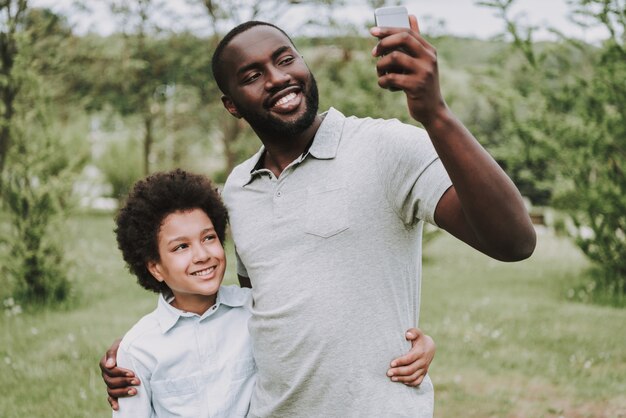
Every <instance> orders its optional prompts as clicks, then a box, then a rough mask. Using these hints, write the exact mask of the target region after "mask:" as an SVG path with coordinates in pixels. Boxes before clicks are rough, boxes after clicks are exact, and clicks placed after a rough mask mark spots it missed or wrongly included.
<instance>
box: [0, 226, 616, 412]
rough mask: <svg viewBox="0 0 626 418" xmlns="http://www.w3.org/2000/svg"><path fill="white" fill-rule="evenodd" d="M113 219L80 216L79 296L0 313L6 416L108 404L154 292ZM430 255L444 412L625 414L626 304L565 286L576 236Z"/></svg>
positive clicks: (576, 277) (427, 292)
mask: <svg viewBox="0 0 626 418" xmlns="http://www.w3.org/2000/svg"><path fill="white" fill-rule="evenodd" d="M112 229H113V223H112V221H111V219H110V216H81V217H78V218H77V219H76V220H75V221H74V222H73V223H72V225H71V228H70V230H69V231H68V233H67V236H66V237H65V238H66V239H67V240H68V241H67V242H68V255H69V256H70V257H71V258H72V260H73V264H74V269H75V271H76V273H77V277H78V279H77V282H76V283H75V287H76V289H77V294H76V297H75V302H74V303H73V304H72V305H71V306H70V307H69V308H67V309H61V310H56V311H40V312H26V313H22V314H19V315H12V316H7V315H2V316H0V336H1V338H2V344H0V367H1V373H0V393H2V396H1V397H0V416H1V417H4V418H13V417H16V418H17V417H20V418H21V417H50V418H54V417H64V418H69V417H90V418H91V417H106V416H110V410H109V407H108V403H107V402H106V396H105V390H104V384H103V383H102V381H101V378H100V373H99V369H98V367H97V363H98V360H99V358H100V357H101V356H102V354H103V353H104V350H105V349H106V347H108V346H109V345H110V343H111V341H112V340H113V339H115V338H116V337H119V336H121V335H123V333H124V331H125V330H126V329H128V328H129V327H130V326H131V325H132V324H133V323H134V322H135V321H136V319H137V318H138V317H140V316H141V315H143V314H145V313H146V312H148V311H150V310H152V309H153V307H154V303H155V295H153V294H150V293H148V292H146V291H144V290H143V289H141V288H139V286H137V285H135V284H133V283H132V282H133V279H132V278H131V277H130V276H129V274H128V273H127V271H126V270H125V269H124V267H123V264H122V262H121V259H120V255H119V252H118V251H117V249H116V245H115V241H114V238H113V233H112ZM229 250H230V251H232V248H231V247H230V246H229ZM231 254H232V252H231ZM426 256H427V262H426V263H425V266H424V283H423V286H422V289H423V296H422V306H423V308H422V318H421V325H422V327H423V328H424V329H425V330H426V331H427V332H428V333H429V334H431V335H432V336H433V337H434V338H435V341H436V342H437V346H438V351H437V355H436V359H435V361H434V363H433V365H432V367H431V376H432V378H433V380H434V382H435V388H436V409H435V416H436V417H438V418H447V417H461V416H462V417H481V418H484V417H507V418H508V417H511V418H513V417H532V418H538V417H568V418H569V417H572V418H578V417H594V418H595V417H607V418H608V417H611V418H615V417H626V412H625V411H626V381H625V379H624V376H626V350H624V346H626V339H625V336H624V323H626V310H624V309H616V308H610V307H601V306H594V305H585V304H581V303H577V302H572V301H571V300H570V299H568V298H567V292H568V290H569V289H571V288H572V287H573V286H575V285H576V284H577V283H579V282H581V281H583V280H584V279H585V276H584V275H585V269H586V267H587V265H586V263H585V260H584V258H583V257H582V255H581V254H580V253H579V251H578V250H577V249H576V248H575V247H573V246H572V245H571V244H570V243H569V242H568V241H566V240H564V239H560V238H557V237H555V236H553V235H551V234H547V233H544V234H541V235H540V236H539V245H538V248H537V251H536V253H535V255H534V256H533V257H532V258H531V259H530V260H527V261H524V262H521V263H515V264H504V263H499V262H496V261H492V260H490V259H489V258H487V257H485V256H482V255H480V254H477V253H476V252H475V251H473V250H471V249H469V248H466V247H465V246H463V245H462V244H460V243H458V242H457V241H455V240H454V239H453V238H451V237H449V236H448V235H445V234H442V235H441V236H439V237H438V238H436V239H434V241H433V242H432V243H430V244H429V245H428V247H427V254H426ZM230 260H234V257H232V256H231V257H230ZM233 267H234V263H233V262H231V265H230V266H229V270H228V274H227V277H228V278H229V280H228V282H229V283H234V280H233V278H234V277H235V276H234V269H233Z"/></svg>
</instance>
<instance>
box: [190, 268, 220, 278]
mask: <svg viewBox="0 0 626 418" xmlns="http://www.w3.org/2000/svg"><path fill="white" fill-rule="evenodd" d="M213 270H215V267H209V268H208V269H204V270H200V271H196V272H195V273H192V274H193V275H194V276H206V275H207V274H210V273H211V272H212V271H213Z"/></svg>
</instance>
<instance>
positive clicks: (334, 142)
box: [246, 107, 346, 184]
mask: <svg viewBox="0 0 626 418" xmlns="http://www.w3.org/2000/svg"><path fill="white" fill-rule="evenodd" d="M322 116H323V117H324V120H323V121H322V124H321V125H320V127H319V128H318V129H317V132H316V133H315V137H314V139H313V143H312V144H311V146H310V147H309V148H308V150H307V151H305V152H304V153H303V154H302V155H301V156H300V157H299V158H298V160H299V161H303V160H304V159H305V158H306V157H307V155H311V156H312V157H315V158H317V159H318V160H330V159H333V158H335V156H336V155H337V148H339V142H340V140H341V134H342V131H343V123H344V121H345V119H346V117H345V116H344V115H343V114H342V113H341V112H340V111H338V110H337V109H335V108H333V107H331V108H330V109H328V111H326V112H324V113H322ZM264 153H265V147H264V146H261V148H260V149H259V151H257V153H256V154H254V156H253V157H252V159H251V161H252V169H251V170H250V178H249V179H248V181H247V182H246V184H249V183H250V182H251V181H252V180H253V179H254V177H255V176H256V175H257V174H260V173H261V172H263V171H264V170H265V169H264V168H262V167H261V164H262V158H263V154H264Z"/></svg>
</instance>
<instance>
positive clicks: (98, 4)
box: [31, 0, 604, 42]
mask: <svg viewBox="0 0 626 418" xmlns="http://www.w3.org/2000/svg"><path fill="white" fill-rule="evenodd" d="M72 3H73V0H31V5H32V6H44V7H49V8H51V9H52V10H54V11H56V12H60V13H62V14H65V15H69V20H70V23H71V24H72V25H73V26H74V27H75V29H76V31H77V32H78V33H85V32H87V31H95V32H98V33H101V34H104V35H106V34H108V33H110V32H111V31H113V30H114V26H113V25H112V23H111V19H109V18H107V12H106V8H105V6H104V5H103V3H104V2H102V1H99V0H91V2H90V4H91V5H92V7H93V10H94V13H91V14H88V15H84V14H83V15H80V16H78V15H77V14H76V13H74V12H72ZM166 3H167V6H168V8H170V10H171V11H173V12H174V13H175V14H179V18H177V19H174V20H173V21H174V23H173V24H172V26H173V27H174V29H179V30H180V29H182V28H183V27H187V28H192V29H194V30H196V31H198V32H202V28H203V27H205V26H206V22H203V21H202V20H200V19H195V20H194V18H193V16H194V15H195V16H203V15H204V13H206V12H205V11H204V10H203V9H202V7H201V6H199V3H200V2H197V4H198V6H196V8H194V7H193V6H190V5H189V0H167V1H166ZM347 3H348V5H347V6H346V7H342V8H339V9H337V10H336V11H335V12H334V15H333V16H334V17H335V18H336V19H337V20H339V21H342V22H351V23H355V24H361V25H362V24H363V23H365V22H369V21H372V20H373V11H372V10H370V9H369V7H367V6H364V5H363V3H364V2H363V1H359V0H348V1H347ZM476 3H477V0H406V1H405V2H404V5H405V6H406V7H407V9H408V10H409V13H411V14H415V15H416V16H417V18H418V20H419V21H420V22H421V27H422V29H423V30H425V32H427V33H436V34H442V33H446V34H452V35H458V36H466V37H476V38H480V39H488V38H490V37H493V36H495V35H498V34H501V33H503V32H504V25H503V23H502V21H501V19H499V18H497V17H496V13H495V11H494V10H493V9H490V8H487V7H484V6H478V5H476ZM514 6H515V8H514V9H513V15H514V16H517V17H519V18H520V19H521V22H523V23H525V24H530V25H535V26H539V27H540V28H545V27H552V28H556V29H558V30H560V31H562V32H563V33H565V34H566V35H568V36H572V37H576V38H579V39H582V40H585V41H588V42H593V41H595V40H597V39H599V38H601V37H603V35H604V33H603V32H602V31H601V30H598V29H585V30H583V29H581V28H580V27H579V26H577V25H575V24H573V23H572V22H571V21H570V20H569V19H568V13H569V10H570V8H569V7H568V5H567V0H517V1H516V2H515V3H514ZM310 13H312V11H311V10H302V9H301V8H297V7H294V8H292V9H291V10H290V12H288V14H287V15H286V16H284V18H282V19H280V21H277V22H273V23H276V24H278V25H279V26H281V27H283V28H284V29H285V30H286V31H287V32H288V33H289V34H291V35H294V36H297V35H302V34H303V32H302V22H303V19H304V18H305V17H306V16H309V15H310ZM181 22H184V23H181ZM551 36H553V35H551V34H550V33H549V32H548V31H547V30H539V31H538V32H537V33H536V35H535V39H537V40H538V39H549V38H550V37H551Z"/></svg>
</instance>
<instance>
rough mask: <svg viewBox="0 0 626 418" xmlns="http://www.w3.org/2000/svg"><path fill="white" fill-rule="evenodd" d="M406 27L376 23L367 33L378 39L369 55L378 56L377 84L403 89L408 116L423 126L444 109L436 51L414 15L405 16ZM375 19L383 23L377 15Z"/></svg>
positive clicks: (393, 88)
mask: <svg viewBox="0 0 626 418" xmlns="http://www.w3.org/2000/svg"><path fill="white" fill-rule="evenodd" d="M408 20H409V28H398V27H387V26H376V27H374V28H372V29H370V33H371V34H372V35H373V36H375V37H376V38H378V44H377V45H376V46H375V47H374V49H373V50H372V55H373V56H375V57H378V62H377V63H376V71H377V73H378V85H379V86H380V87H382V88H384V89H388V90H403V91H404V92H405V94H406V97H407V105H408V108H409V112H410V114H411V116H412V117H413V118H414V119H415V120H417V121H419V122H421V123H422V124H424V125H426V124H428V123H430V122H432V121H433V120H435V119H437V115H438V114H439V112H442V111H443V112H445V110H446V104H445V101H444V100H443V97H442V95H441V90H440V87H439V71H438V67H437V51H436V50H435V48H434V47H433V46H432V45H430V44H429V43H428V42H427V41H426V40H425V39H424V38H423V37H422V36H421V35H420V32H419V27H418V24H417V18H416V17H415V16H414V15H410V16H409V17H408ZM377 22H383V24H384V21H382V20H381V19H379V18H377Z"/></svg>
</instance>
